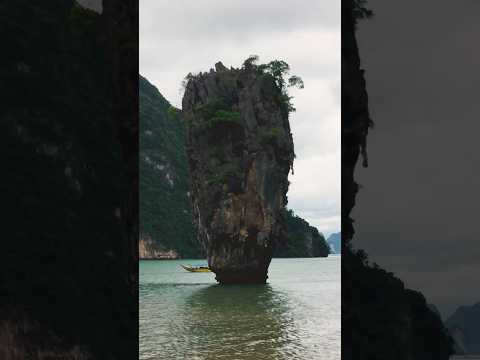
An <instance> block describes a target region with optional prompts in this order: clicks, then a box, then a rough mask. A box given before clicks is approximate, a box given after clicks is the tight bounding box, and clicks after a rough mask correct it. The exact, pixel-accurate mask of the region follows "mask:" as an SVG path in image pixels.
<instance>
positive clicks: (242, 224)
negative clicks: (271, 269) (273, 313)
mask: <svg viewBox="0 0 480 360" xmlns="http://www.w3.org/2000/svg"><path fill="white" fill-rule="evenodd" d="M281 95H282V94H281V91H280V89H278V87H277V86H276V84H275V81H274V79H273V77H271V76H270V75H268V74H261V73H260V72H258V71H256V70H255V69H254V68H253V69H252V68H249V69H246V68H242V69H230V70H228V69H226V68H225V67H224V66H223V65H222V64H221V63H218V64H217V65H216V71H214V70H213V69H212V70H211V71H210V72H209V73H201V74H199V75H197V76H194V77H193V76H192V77H191V78H190V79H189V81H188V83H187V84H186V91H185V95H184V98H183V113H184V116H185V119H186V121H187V154H188V157H189V165H190V171H191V176H192V185H193V193H192V195H193V207H194V217H195V221H196V223H197V226H198V229H199V236H200V241H201V243H202V244H203V246H204V249H205V251H206V254H207V259H208V263H209V266H210V267H211V268H212V270H213V271H214V272H215V273H216V275H217V280H218V281H220V282H265V281H266V278H267V269H268V266H269V264H270V260H271V257H272V253H273V250H274V247H275V245H276V243H277V242H278V241H279V239H280V238H281V237H284V236H285V224H284V223H285V221H284V219H283V217H282V214H281V211H282V210H283V209H284V206H285V204H286V202H287V198H286V193H287V190H288V179H287V178H288V173H289V171H290V169H291V167H292V164H293V158H294V153H293V140H292V135H291V133H290V125H289V122H288V110H286V109H285V106H284V104H283V100H282V96H281Z"/></svg>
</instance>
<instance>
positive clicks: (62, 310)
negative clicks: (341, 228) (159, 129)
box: [0, 0, 138, 360]
mask: <svg viewBox="0 0 480 360" xmlns="http://www.w3.org/2000/svg"><path fill="white" fill-rule="evenodd" d="M136 9H137V5H135V2H134V1H130V0H129V1H124V2H115V1H110V0H108V1H107V0H106V1H104V2H103V13H102V14H98V13H94V12H92V11H89V10H86V9H84V8H82V7H80V6H78V4H76V3H75V2H74V1H68V0H67V1H65V0H52V1H30V0H28V1H26V0H15V1H2V4H1V6H0V17H1V19H2V20H1V21H0V30H1V33H2V34H5V35H6V36H5V37H4V40H5V41H4V44H3V49H2V54H3V56H2V66H1V68H0V92H1V97H2V99H3V101H2V107H1V109H0V120H1V123H2V132H1V135H0V136H1V140H0V146H1V151H0V154H1V155H0V156H1V163H2V165H3V169H4V172H3V175H2V207H3V209H2V210H3V211H2V214H3V221H2V224H3V226H2V236H3V237H4V239H5V241H4V242H2V250H1V251H0V359H2V360H17V359H22V360H24V359H29V360H30V359H31V360H37V359H39V360H40V359H43V360H45V359H77V360H78V359H134V358H136V356H137V344H138V341H137V339H138V321H137V319H138V313H137V311H138V295H137V289H138V286H137V283H136V280H137V269H138V263H137V256H136V254H137V251H136V250H137V241H136V240H137V236H138V235H137V234H138V227H137V222H136V221H137V218H138V216H137V204H138V199H137V196H136V194H137V191H138V182H137V179H138V178H137V171H138V170H137V169H138V168H137V164H138V158H137V156H138V153H137V150H138V147H137V141H136V140H137V138H138V132H137V129H138V128H137V121H136V120H137V115H138V113H137V111H138V110H137V101H136V99H137V89H136V83H137V73H138V64H137V62H136V61H137V59H138V52H137V46H138V45H137V44H136V36H135V34H136V33H137V31H138V23H137V22H136V19H137V17H136V16H135V15H134V14H135V12H136Z"/></svg>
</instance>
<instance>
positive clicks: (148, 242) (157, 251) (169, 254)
mask: <svg viewBox="0 0 480 360" xmlns="http://www.w3.org/2000/svg"><path fill="white" fill-rule="evenodd" d="M138 255H139V257H140V259H145V260H155V259H158V260H174V259H179V258H180V256H179V254H178V253H177V252H176V251H175V250H173V249H170V250H163V249H161V248H159V246H158V244H157V243H156V242H155V241H154V240H153V239H152V238H151V237H150V236H145V235H140V239H139V241H138Z"/></svg>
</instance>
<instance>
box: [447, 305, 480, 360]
mask: <svg viewBox="0 0 480 360" xmlns="http://www.w3.org/2000/svg"><path fill="white" fill-rule="evenodd" d="M445 325H446V327H447V329H448V331H449V333H450V335H451V337H452V338H453V340H454V344H455V353H456V354H458V355H470V354H472V355H473V354H475V355H480V302H478V303H476V304H474V305H472V306H460V307H459V308H458V309H457V310H456V311H455V312H454V313H453V314H452V315H451V316H450V317H449V318H448V319H447V320H446V321H445ZM479 357H480V356H479Z"/></svg>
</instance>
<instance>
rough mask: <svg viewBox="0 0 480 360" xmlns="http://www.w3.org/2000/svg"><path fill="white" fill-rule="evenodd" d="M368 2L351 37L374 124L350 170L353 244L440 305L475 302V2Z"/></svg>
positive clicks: (479, 176)
mask: <svg viewBox="0 0 480 360" xmlns="http://www.w3.org/2000/svg"><path fill="white" fill-rule="evenodd" d="M369 5H370V7H371V8H372V9H373V10H374V12H375V16H374V18H373V19H372V20H369V21H366V22H363V23H361V25H360V31H359V44H360V52H361V57H362V63H363V66H364V68H365V69H366V80H367V87H368V91H369V98H370V109H371V114H372V118H373V120H374V122H375V123H376V126H375V129H374V130H373V131H372V132H371V135H370V136H369V145H368V146H369V160H370V167H369V168H368V169H361V168H359V170H358V172H357V178H358V181H359V182H360V183H361V184H362V185H363V186H364V187H363V189H362V190H361V191H360V193H359V197H358V202H357V206H356V208H355V210H354V218H355V219H356V231H357V234H356V238H355V244H356V246H357V247H360V248H364V249H366V250H367V252H368V253H369V254H370V257H371V259H372V260H373V261H376V262H378V263H379V264H380V265H383V266H385V267H386V268H387V269H388V270H391V271H394V272H395V273H397V274H399V275H400V276H401V277H402V279H403V280H405V282H406V283H407V285H410V284H411V285H412V286H413V287H414V288H416V289H417V290H422V291H425V294H426V295H427V296H429V297H430V301H432V302H433V303H435V304H437V305H439V307H440V308H441V310H442V311H443V312H444V313H445V312H447V311H450V309H451V308H452V307H455V306H458V305H462V304H470V303H473V302H475V301H478V300H480V294H479V293H478V292H476V291H474V290H473V289H472V282H471V281H472V273H469V271H472V272H475V274H476V275H478V274H479V271H478V270H479V268H478V267H477V266H476V263H478V259H479V258H480V247H479V246H478V238H479V236H480V230H479V228H478V225H477V223H478V220H477V217H478V213H479V212H480V201H479V200H478V196H477V194H478V189H479V187H478V186H479V185H478V184H480V169H479V168H478V166H477V164H479V163H480V152H479V151H478V145H477V144H478V134H479V132H480V122H479V121H478V118H479V117H480V102H479V101H478V91H477V90H476V88H477V86H478V84H479V83H480V72H479V71H478V64H479V63H480V50H478V47H476V46H475V45H474V44H476V43H477V37H478V33H479V32H480V23H479V22H478V15H479V13H480V4H479V3H478V2H477V1H472V0H461V1H457V2H455V3H452V2H449V1H433V0H429V1H423V2H418V1H413V0H407V1H402V2H385V1H380V0H370V1H369ZM465 269H469V271H467V270H465ZM445 279H451V280H452V281H454V287H455V290H452V286H446V282H445V281H446V280H445Z"/></svg>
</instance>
